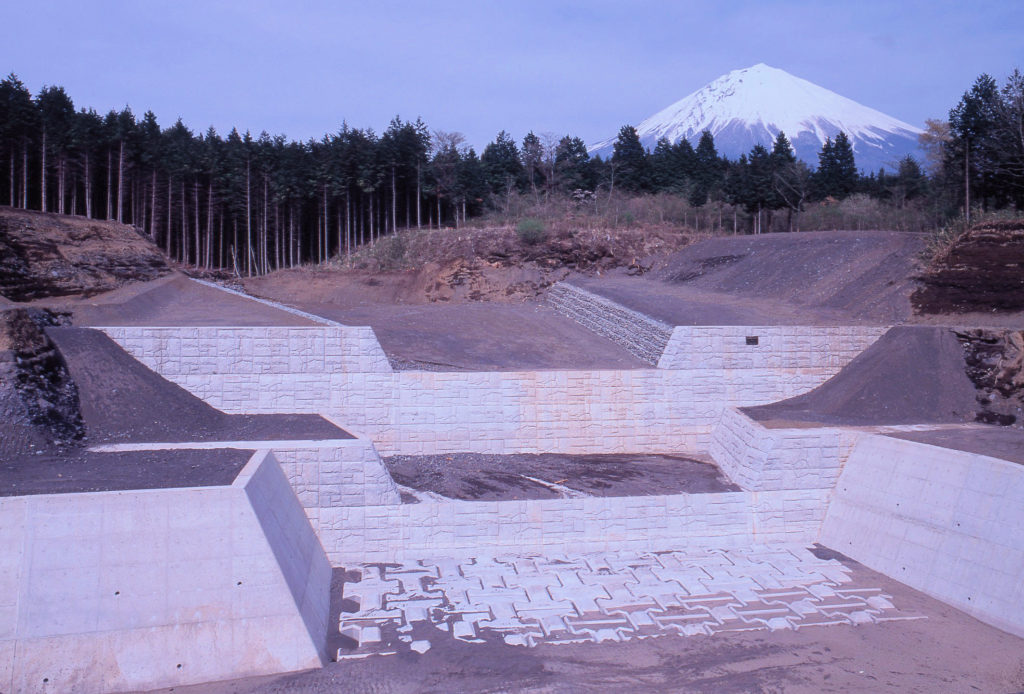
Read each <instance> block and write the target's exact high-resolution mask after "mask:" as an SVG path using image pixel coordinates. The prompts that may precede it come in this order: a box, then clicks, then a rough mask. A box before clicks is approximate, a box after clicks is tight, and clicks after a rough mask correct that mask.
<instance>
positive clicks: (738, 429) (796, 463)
mask: <svg viewBox="0 0 1024 694" xmlns="http://www.w3.org/2000/svg"><path fill="white" fill-rule="evenodd" d="M860 436H861V433H860V432H857V431H854V430H850V429H841V428H836V427H807V428H802V429H798V428H794V429H768V428H766V427H764V426H762V425H761V424H760V423H759V422H756V421H754V420H753V419H751V418H750V417H748V416H747V415H745V414H743V413H742V412H740V411H739V410H738V409H736V408H733V407H730V408H728V409H726V410H725V411H724V412H723V413H722V418H721V420H720V421H719V422H718V425H717V426H716V427H715V429H714V431H713V432H712V434H711V444H710V446H709V447H708V452H709V453H710V454H711V457H712V458H713V459H714V460H715V462H716V463H717V464H718V467H719V468H721V470H722V472H724V473H725V474H726V475H727V476H728V477H729V479H731V480H732V481H733V482H735V483H736V484H738V485H740V486H741V487H743V488H744V489H749V490H751V491H762V490H770V489H832V487H834V486H835V483H836V479H838V477H839V473H840V470H842V467H843V463H844V462H845V461H846V459H847V458H848V457H849V455H850V452H851V451H852V450H853V447H854V445H855V444H856V442H857V440H858V439H859V438H860Z"/></svg>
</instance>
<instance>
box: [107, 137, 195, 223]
mask: <svg viewBox="0 0 1024 694" xmlns="http://www.w3.org/2000/svg"><path fill="white" fill-rule="evenodd" d="M183 197H184V196H183ZM123 214H124V138H121V150H120V152H119V153H118V155H117V221H119V222H123V221H124V219H123V217H122V215H123Z"/></svg>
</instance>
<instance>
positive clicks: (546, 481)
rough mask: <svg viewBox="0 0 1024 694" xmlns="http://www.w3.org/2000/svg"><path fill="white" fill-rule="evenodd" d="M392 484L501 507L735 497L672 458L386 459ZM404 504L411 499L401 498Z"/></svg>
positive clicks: (706, 473)
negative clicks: (514, 502) (580, 499)
mask: <svg viewBox="0 0 1024 694" xmlns="http://www.w3.org/2000/svg"><path fill="white" fill-rule="evenodd" d="M384 465H385V466H386V467H387V469H388V472H390V473H391V476H392V477H393V478H394V480H395V482H397V483H398V484H399V485H402V486H404V487H408V488H411V489H413V490H416V491H419V492H429V493H433V494H439V495H441V496H443V497H446V498H450V499H467V500H479V501H502V500H508V499H555V498H561V497H565V496H646V495H654V494H700V493H706V492H729V491H739V487H737V486H735V485H734V484H732V483H730V482H729V481H728V480H726V479H725V478H724V477H723V476H722V473H721V472H720V471H719V469H718V468H717V467H716V466H715V465H713V464H711V463H708V462H704V461H701V460H695V459H693V458H683V457H679V456H671V455H644V454H638V455H622V454H610V455H561V454H554V453H546V454H540V455H531V454H515V455H487V454H483V453H449V454H442V455H421V456H391V457H387V458H384ZM404 498H405V500H406V501H414V500H415V497H414V496H413V495H411V494H408V493H407V494H406V496H405V497H404Z"/></svg>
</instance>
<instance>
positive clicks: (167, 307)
mask: <svg viewBox="0 0 1024 694" xmlns="http://www.w3.org/2000/svg"><path fill="white" fill-rule="evenodd" d="M48 303H49V304H50V305H59V306H60V307H61V308H62V309H64V310H67V311H70V312H71V313H72V314H73V322H74V324H75V325H100V326H105V325H150V326H181V325H189V326H200V325H202V326H206V325H232V326H243V325H245V326H248V325H307V326H308V325H315V323H313V322H312V321H310V320H307V319H305V318H302V317H300V316H296V315H294V314H292V313H287V312H285V311H281V310H279V309H276V308H273V307H271V306H266V305H263V304H259V303H257V302H255V301H250V300H249V299H246V298H244V297H240V296H235V295H232V294H229V293H227V292H222V291H220V290H219V289H216V288H213V287H207V286H204V285H202V284H199V283H198V282H193V281H192V280H191V279H189V278H188V277H186V276H184V275H182V274H180V273H174V274H171V275H167V276H166V277H161V278H160V279H158V280H154V281H152V282H144V283H136V284H132V285H130V286H127V287H121V288H119V289H116V290H114V291H112V292H107V293H105V294H101V295H98V296H93V297H89V298H84V299H75V300H66V299H65V300H51V301H49V302H48Z"/></svg>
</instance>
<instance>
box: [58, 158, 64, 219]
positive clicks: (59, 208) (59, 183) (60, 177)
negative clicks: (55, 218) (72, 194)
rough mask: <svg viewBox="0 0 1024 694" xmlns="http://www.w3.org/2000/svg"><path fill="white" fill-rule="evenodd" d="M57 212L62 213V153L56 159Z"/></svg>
mask: <svg viewBox="0 0 1024 694" xmlns="http://www.w3.org/2000/svg"><path fill="white" fill-rule="evenodd" d="M57 212H59V213H60V214H64V155H63V154H62V155H61V156H60V158H59V159H57Z"/></svg>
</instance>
